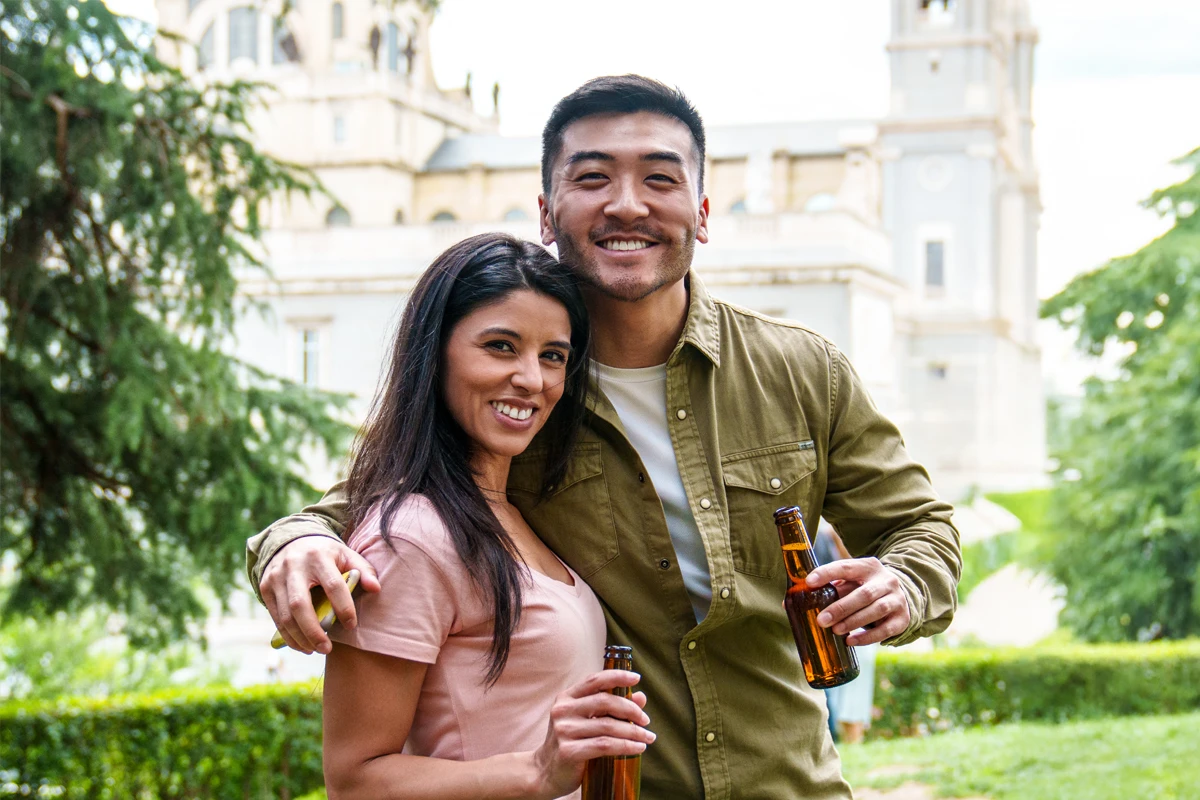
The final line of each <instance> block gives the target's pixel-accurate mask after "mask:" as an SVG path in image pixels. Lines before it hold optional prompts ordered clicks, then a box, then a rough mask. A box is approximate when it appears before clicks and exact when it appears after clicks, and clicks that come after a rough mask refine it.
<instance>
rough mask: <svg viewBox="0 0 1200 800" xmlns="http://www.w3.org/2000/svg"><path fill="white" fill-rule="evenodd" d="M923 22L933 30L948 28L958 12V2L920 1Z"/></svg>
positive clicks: (945, 0)
mask: <svg viewBox="0 0 1200 800" xmlns="http://www.w3.org/2000/svg"><path fill="white" fill-rule="evenodd" d="M920 3H921V10H920V16H921V21H922V22H924V23H925V24H926V25H928V26H929V27H931V28H948V27H950V26H951V25H953V24H954V15H955V14H956V13H957V12H958V3H957V2H956V0H920Z"/></svg>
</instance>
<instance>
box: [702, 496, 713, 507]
mask: <svg viewBox="0 0 1200 800" xmlns="http://www.w3.org/2000/svg"><path fill="white" fill-rule="evenodd" d="M700 507H701V508H704V509H708V508H712V501H710V500H709V499H708V498H707V497H702V498H700Z"/></svg>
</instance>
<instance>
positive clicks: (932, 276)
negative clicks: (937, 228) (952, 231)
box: [925, 239, 946, 289]
mask: <svg viewBox="0 0 1200 800" xmlns="http://www.w3.org/2000/svg"><path fill="white" fill-rule="evenodd" d="M925 285H926V286H929V287H933V288H937V289H942V288H945V286H946V243H945V242H943V241H941V240H939V239H933V240H930V241H928V242H926V243H925Z"/></svg>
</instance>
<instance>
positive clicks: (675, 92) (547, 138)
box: [542, 75, 704, 197]
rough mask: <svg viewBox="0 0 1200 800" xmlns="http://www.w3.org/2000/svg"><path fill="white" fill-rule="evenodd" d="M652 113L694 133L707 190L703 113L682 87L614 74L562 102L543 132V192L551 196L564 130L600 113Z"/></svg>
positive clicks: (577, 91)
mask: <svg viewBox="0 0 1200 800" xmlns="http://www.w3.org/2000/svg"><path fill="white" fill-rule="evenodd" d="M639 111H650V112H653V113H655V114H661V115H663V116H664V117H671V118H672V119H677V120H679V121H680V122H682V123H683V124H684V125H687V126H688V130H690V131H691V132H692V144H693V145H694V146H695V148H696V164H697V166H698V168H699V172H700V179H699V188H698V189H697V191H699V192H701V193H702V192H703V191H704V121H703V120H702V119H700V112H698V111H696V107H695V106H693V105H692V104H691V101H689V100H688V99H687V97H685V96H684V94H683V92H681V91H680V90H679V89H678V88H675V89H672V88H671V87H670V86H667V85H666V84H664V83H659V82H658V81H656V80H651V79H650V78H643V77H642V76H641V75H610V76H607V77H604V78H593V79H592V80H590V81H588V82H587V83H585V84H584V85H583V86H580V87H579V88H578V89H576V90H575V91H573V92H571V93H570V94H569V95H567V96H566V97H564V98H563V99H562V100H559V101H558V104H557V105H556V106H554V110H553V111H552V112H550V119H549V120H547V121H546V127H545V128H543V129H542V192H543V193H544V194H545V195H546V196H547V197H549V196H550V170H551V167H552V165H553V164H554V160H555V159H556V158H558V156H559V154H560V153H561V152H562V144H563V131H565V130H566V129H567V128H568V127H569V126H570V125H571V123H573V122H577V121H578V120H581V119H583V118H584V117H593V116H596V115H597V114H636V113H637V112H639Z"/></svg>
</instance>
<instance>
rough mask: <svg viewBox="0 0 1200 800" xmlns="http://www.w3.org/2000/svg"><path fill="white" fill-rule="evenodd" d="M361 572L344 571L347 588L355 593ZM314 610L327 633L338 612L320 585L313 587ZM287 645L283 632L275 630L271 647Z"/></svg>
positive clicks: (343, 578) (343, 576)
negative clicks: (334, 609)
mask: <svg viewBox="0 0 1200 800" xmlns="http://www.w3.org/2000/svg"><path fill="white" fill-rule="evenodd" d="M358 576H359V572H358V570H356V569H352V570H350V571H349V572H343V573H342V580H344V581H345V582H346V588H347V589H349V590H350V593H351V594H354V590H355V588H356V587H357V586H358ZM313 610H314V611H316V612H317V619H318V620H320V622H321V630H323V631H325V632H326V633H328V632H329V629H330V628H332V627H333V623H335V622H337V614H335V613H333V604H331V603H330V602H329V598H328V597H326V596H325V590H324V589H322V588H321V587H320V586H314V587H313ZM286 646H287V642H285V641H284V640H283V634H282V633H280V632H279V631H275V635H274V636H272V637H271V647H274V648H275V649H276V650H280V649H282V648H284V647H286Z"/></svg>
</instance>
